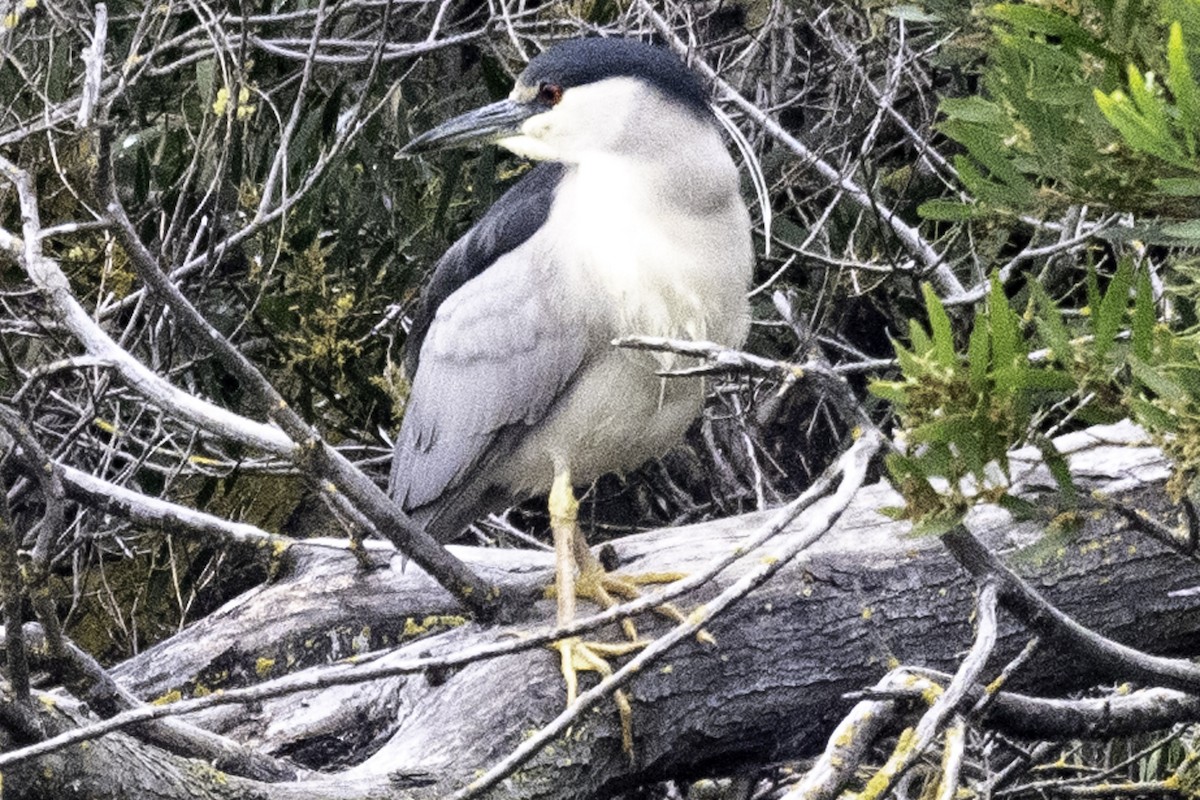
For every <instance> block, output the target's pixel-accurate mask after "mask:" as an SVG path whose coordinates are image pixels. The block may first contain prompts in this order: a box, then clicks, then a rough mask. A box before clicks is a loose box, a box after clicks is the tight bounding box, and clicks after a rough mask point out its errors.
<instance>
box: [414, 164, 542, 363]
mask: <svg viewBox="0 0 1200 800" xmlns="http://www.w3.org/2000/svg"><path fill="white" fill-rule="evenodd" d="M564 169H565V167H564V166H563V165H562V164H558V163H555V162H551V161H546V162H543V163H541V164H538V165H537V166H535V167H534V168H533V169H531V170H530V171H529V173H528V174H526V175H525V177H523V178H522V179H521V180H519V181H518V182H517V184H516V185H515V186H513V187H512V188H511V189H509V190H508V191H507V192H505V193H504V194H502V195H501V196H500V199H499V200H497V201H496V202H495V203H494V204H493V205H492V207H491V208H489V209H488V210H487V213H485V214H484V215H483V216H482V217H481V218H480V219H479V221H478V222H476V223H475V224H474V225H473V226H471V229H470V230H469V231H467V232H466V233H465V234H463V236H462V238H461V239H459V240H458V241H457V242H455V243H454V244H453V245H451V247H450V249H449V250H447V251H446V252H445V254H444V255H443V256H442V257H441V258H440V259H438V263H437V266H436V267H434V270H433V277H432V278H430V280H429V285H428V286H427V287H426V288H425V291H424V293H423V294H422V295H421V303H420V305H419V306H418V307H417V310H416V312H415V313H414V314H413V322H412V328H411V329H410V330H409V332H408V340H407V342H406V344H405V346H404V369H405V371H406V372H407V373H408V375H409V377H412V376H413V375H416V374H417V365H418V364H419V363H420V358H421V343H422V342H423V341H424V340H425V334H426V333H428V332H429V326H430V324H432V322H433V317H434V315H435V314H436V313H437V310H438V306H440V305H441V304H442V303H443V302H444V301H445V300H446V298H447V297H449V296H450V295H452V294H454V292H455V291H456V290H457V289H458V288H459V287H460V286H462V285H463V284H464V283H466V282H467V281H469V280H471V279H472V278H474V277H475V276H476V275H478V274H479V273H481V272H483V271H484V270H485V269H487V268H488V267H490V266H491V265H492V264H494V263H496V259H498V258H500V256H502V255H504V254H505V253H508V252H510V251H512V250H515V249H516V248H517V247H519V246H520V245H521V244H522V243H524V242H525V241H526V240H527V239H528V238H529V237H530V236H533V234H534V232H535V231H536V230H537V229H538V228H540V227H542V224H543V223H544V222H545V221H546V217H547V216H549V214H550V204H551V203H552V202H554V190H555V189H556V188H557V187H558V182H559V181H560V180H561V179H562V175H563V170H564Z"/></svg>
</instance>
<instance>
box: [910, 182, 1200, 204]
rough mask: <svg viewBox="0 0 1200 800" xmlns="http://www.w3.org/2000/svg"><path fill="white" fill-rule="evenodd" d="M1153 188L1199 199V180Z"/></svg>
mask: <svg viewBox="0 0 1200 800" xmlns="http://www.w3.org/2000/svg"><path fill="white" fill-rule="evenodd" d="M1154 186H1155V188H1157V189H1158V191H1159V193H1161V194H1165V195H1167V196H1168V197H1200V178H1155V179H1154ZM918 211H919V209H918Z"/></svg>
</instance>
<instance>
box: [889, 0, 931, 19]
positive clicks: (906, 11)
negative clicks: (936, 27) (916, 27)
mask: <svg viewBox="0 0 1200 800" xmlns="http://www.w3.org/2000/svg"><path fill="white" fill-rule="evenodd" d="M884 13H885V14H887V15H888V16H889V17H894V18H895V19H902V20H904V21H905V22H940V21H941V19H942V18H941V17H940V16H938V15H937V14H930V13H929V12H928V11H926V10H925V9H923V8H921V7H920V6H918V5H910V4H908V3H904V4H901V5H898V6H892V7H891V8H889V9H887V10H886V11H885V12H884Z"/></svg>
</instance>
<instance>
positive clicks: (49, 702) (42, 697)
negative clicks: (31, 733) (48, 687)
mask: <svg viewBox="0 0 1200 800" xmlns="http://www.w3.org/2000/svg"><path fill="white" fill-rule="evenodd" d="M38 702H39V703H41V704H42V705H44V706H45V707H46V708H51V709H52V708H56V707H57V706H58V701H57V700H55V699H54V698H53V697H52V696H51V695H48V694H39V695H38Z"/></svg>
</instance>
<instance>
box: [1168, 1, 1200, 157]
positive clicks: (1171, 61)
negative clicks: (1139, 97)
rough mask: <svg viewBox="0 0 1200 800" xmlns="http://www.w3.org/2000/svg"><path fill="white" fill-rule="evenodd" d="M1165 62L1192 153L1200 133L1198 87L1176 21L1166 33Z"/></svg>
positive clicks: (1199, 97) (1199, 96) (1172, 92)
mask: <svg viewBox="0 0 1200 800" xmlns="http://www.w3.org/2000/svg"><path fill="white" fill-rule="evenodd" d="M1167 64H1168V70H1167V88H1169V89H1170V90H1171V94H1172V95H1174V97H1175V105H1176V106H1177V107H1178V108H1179V117H1180V122H1181V123H1182V124H1183V129H1184V133H1185V134H1186V135H1187V137H1188V151H1189V152H1190V153H1192V154H1193V155H1194V154H1195V152H1196V139H1195V137H1196V136H1197V135H1198V134H1200V87H1197V86H1196V80H1195V78H1194V77H1193V76H1192V66H1191V63H1190V62H1189V61H1188V57H1187V49H1186V48H1185V47H1184V44H1183V28H1182V27H1181V26H1180V25H1179V23H1178V22H1172V23H1171V32H1170V33H1169V34H1168V35H1167Z"/></svg>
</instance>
